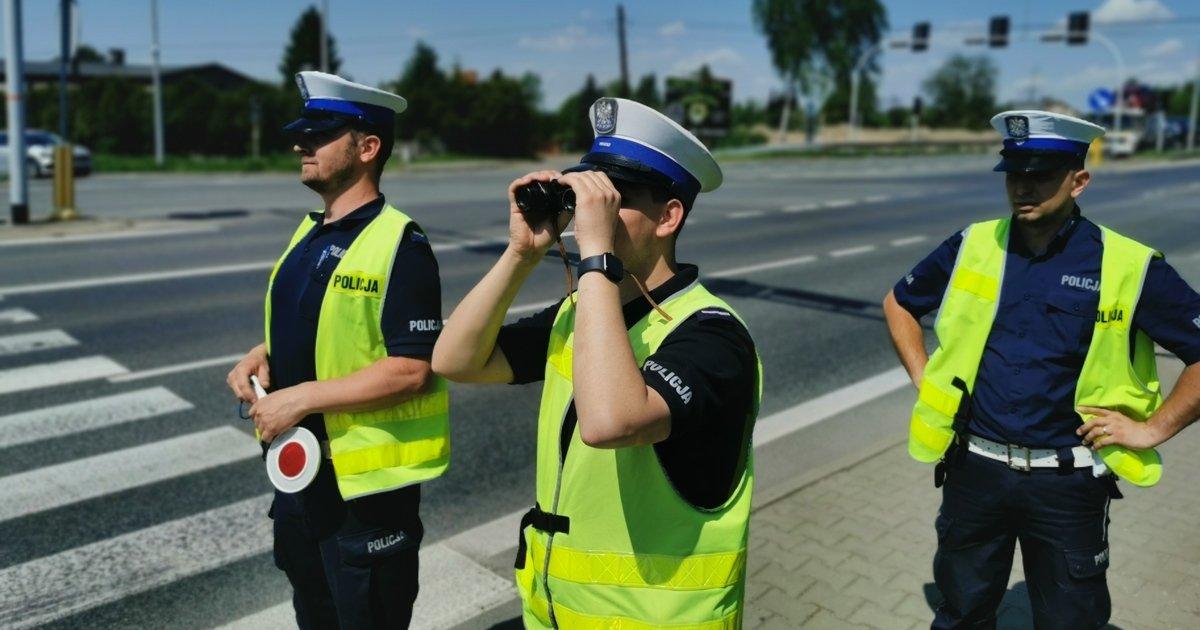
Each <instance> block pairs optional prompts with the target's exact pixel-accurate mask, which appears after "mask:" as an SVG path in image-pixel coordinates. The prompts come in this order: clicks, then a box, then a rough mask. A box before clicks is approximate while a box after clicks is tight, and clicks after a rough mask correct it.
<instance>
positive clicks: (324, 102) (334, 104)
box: [304, 98, 396, 126]
mask: <svg viewBox="0 0 1200 630" xmlns="http://www.w3.org/2000/svg"><path fill="white" fill-rule="evenodd" d="M304 109H312V110H316V111H322V112H333V113H336V114H346V115H348V116H355V117H357V118H361V119H362V120H365V121H366V122H369V123H371V124H372V125H384V126H390V125H392V124H393V122H394V121H395V117H396V112H394V111H392V110H391V109H388V108H387V107H381V106H379V105H371V104H370V103H359V102H357V101H343V100H340V99H335V98H310V99H308V100H307V101H304Z"/></svg>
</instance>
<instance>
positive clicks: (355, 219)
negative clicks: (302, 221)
mask: <svg viewBox="0 0 1200 630" xmlns="http://www.w3.org/2000/svg"><path fill="white" fill-rule="evenodd" d="M385 203H386V201H385V200H384V198H383V195H379V196H378V197H376V198H374V199H372V200H371V201H368V202H367V203H364V204H363V205H361V206H359V207H358V208H355V210H354V211H353V212H351V213H350V214H347V215H346V216H344V217H342V218H340V219H338V220H337V221H334V222H333V223H329V224H324V223H323V221H325V212H324V211H323V210H314V211H313V212H310V213H308V218H310V219H312V220H313V221H315V222H317V224H318V225H321V226H323V227H325V228H327V229H331V230H332V229H342V230H349V229H353V228H355V227H358V225H359V224H360V223H362V222H363V221H370V220H371V219H374V218H375V217H377V216H379V213H380V212H382V211H383V206H384V204H385Z"/></svg>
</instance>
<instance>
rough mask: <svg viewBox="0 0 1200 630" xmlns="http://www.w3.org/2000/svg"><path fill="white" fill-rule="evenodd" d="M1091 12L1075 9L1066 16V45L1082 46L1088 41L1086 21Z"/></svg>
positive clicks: (1089, 18) (1088, 20) (1089, 17)
mask: <svg viewBox="0 0 1200 630" xmlns="http://www.w3.org/2000/svg"><path fill="white" fill-rule="evenodd" d="M1090 21H1091V14H1090V13H1088V12H1087V11H1076V12H1074V13H1072V14H1070V15H1068V16H1067V45H1068V46H1082V45H1084V44H1086V43H1087V41H1088V23H1089V22H1090Z"/></svg>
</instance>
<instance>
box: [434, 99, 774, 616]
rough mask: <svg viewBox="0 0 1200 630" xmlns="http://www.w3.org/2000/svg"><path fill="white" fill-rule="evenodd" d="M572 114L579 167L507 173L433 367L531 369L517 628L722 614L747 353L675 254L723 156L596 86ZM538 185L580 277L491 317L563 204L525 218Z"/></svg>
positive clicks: (742, 494)
mask: <svg viewBox="0 0 1200 630" xmlns="http://www.w3.org/2000/svg"><path fill="white" fill-rule="evenodd" d="M590 116H591V122H592V126H593V129H594V131H595V134H596V139H595V142H594V144H593V145H592V148H591V151H590V152H589V153H588V154H587V155H585V156H584V157H583V160H582V162H581V163H580V164H579V165H578V166H575V167H573V168H571V169H568V171H567V172H566V173H565V174H559V173H556V172H552V171H542V172H537V173H531V174H529V175H527V176H525V177H522V178H520V179H518V180H516V181H514V182H513V183H512V185H511V186H510V188H509V202H510V217H509V232H510V239H509V245H508V248H507V250H506V251H505V252H504V254H503V255H502V256H501V257H500V260H499V261H497V262H496V264H495V265H494V266H493V267H492V269H491V270H490V271H489V272H488V274H487V275H486V276H485V277H484V278H483V279H482V280H481V281H480V282H479V284H477V285H476V286H475V288H474V289H472V290H471V292H470V293H469V294H468V295H467V296H466V297H465V298H463V301H462V302H461V303H460V304H459V305H458V308H457V309H455V311H454V313H453V315H451V317H450V319H449V320H448V321H447V323H446V327H445V329H444V330H443V331H442V335H441V337H440V339H439V340H438V343H437V346H436V348H435V349H434V355H433V365H434V370H435V371H437V372H438V373H439V374H443V375H445V376H447V377H448V378H450V379H452V380H456V381H463V382H476V383H528V382H533V381H538V380H543V381H544V385H543V389H542V402H541V410H540V415H539V418H538V436H537V498H536V504H535V506H534V507H533V509H531V510H530V511H529V512H528V513H527V514H526V516H525V518H524V519H523V520H522V527H521V531H520V533H519V543H520V550H519V551H518V558H517V588H518V590H519V592H520V594H521V598H522V600H523V618H524V623H525V625H526V627H528V628H549V627H559V628H576V627H592V626H593V625H596V626H597V627H598V625H603V626H604V627H615V625H613V624H617V625H621V624H629V625H630V627H635V626H636V627H639V628H641V627H659V626H661V625H668V624H669V625H674V624H682V625H681V626H680V627H683V626H687V627H700V626H703V627H709V626H712V627H718V626H719V627H737V626H738V625H739V624H740V621H741V615H742V601H743V598H744V585H745V560H746V541H747V532H748V521H749V516H750V496H751V491H752V487H753V479H754V475H753V464H752V454H751V440H750V437H751V431H752V430H753V426H754V420H755V417H756V416H757V411H758V404H759V397H760V392H761V389H760V382H761V369H760V364H759V362H758V359H757V354H756V352H755V349H754V344H753V342H752V341H751V338H750V335H749V333H748V332H747V330H746V327H745V325H744V324H743V323H742V321H741V320H740V319H739V318H738V316H737V314H736V313H735V312H734V311H733V309H731V308H730V307H729V305H728V304H726V303H725V302H724V301H722V300H721V299H719V298H717V297H716V296H714V295H712V294H711V293H709V292H708V291H707V290H706V289H705V288H704V286H703V285H702V284H701V283H700V282H699V281H698V279H697V276H698V270H697V268H696V267H695V266H692V265H684V264H680V263H677V262H676V260H675V244H676V239H677V237H678V236H679V231H680V229H682V228H683V224H684V220H685V218H686V217H687V215H688V213H689V211H691V209H692V206H693V203H694V202H695V200H696V196H697V194H698V193H699V192H702V191H709V190H713V189H714V188H716V187H717V186H718V185H720V183H721V170H720V167H719V166H718V165H717V163H716V161H714V160H713V158H712V155H711V154H710V153H709V152H708V150H707V149H705V147H704V145H703V144H701V143H700V141H698V140H697V139H696V138H695V137H694V136H692V134H690V133H688V132H687V131H686V130H684V129H683V128H682V127H680V126H679V125H677V124H675V123H674V122H672V121H671V120H670V119H668V118H666V117H665V116H663V115H661V114H659V113H658V112H656V111H654V110H653V109H651V108H649V107H646V106H644V105H641V104H639V103H636V102H634V101H629V100H625V99H616V98H602V99H600V100H598V101H596V103H595V104H593V105H592V108H591V110H590ZM566 189H569V191H568V190H566ZM547 200H548V203H549V204H550V205H552V206H553V207H554V208H555V209H558V208H560V207H562V206H566V207H567V210H569V209H570V208H571V207H572V206H573V208H574V214H573V217H574V230H575V240H576V241H577V242H578V244H579V250H580V258H581V260H580V262H579V265H578V282H579V290H578V292H574V293H571V294H570V295H569V296H568V297H567V298H566V299H565V300H563V301H561V302H560V303H559V304H557V305H555V306H552V307H550V308H548V309H546V310H544V311H542V312H540V313H537V314H535V315H533V316H531V317H528V318H526V319H523V320H520V321H518V322H516V323H513V324H509V325H503V321H504V316H505V313H506V311H508V309H509V307H510V305H511V304H512V302H513V299H514V298H515V296H516V295H517V292H518V291H519V289H520V288H521V285H522V283H523V282H524V280H525V278H526V277H527V276H528V275H529V273H530V272H531V271H532V270H533V268H534V267H535V266H536V265H537V264H538V263H539V261H541V260H542V257H543V256H544V255H545V253H546V252H547V250H548V249H549V248H550V247H551V246H552V245H553V244H554V243H555V241H556V240H557V238H558V235H559V234H560V233H561V232H562V230H563V229H564V228H565V227H566V225H567V223H568V222H569V221H570V219H571V217H572V214H571V213H570V212H569V211H564V212H562V213H560V214H558V215H557V216H555V214H554V213H553V212H551V213H550V215H551V216H550V217H548V218H545V219H541V220H539V219H538V217H537V213H536V212H535V211H536V210H537V209H538V208H539V207H541V206H542V205H544V204H542V202H543V201H547ZM522 208H524V209H525V213H524V214H523V212H522ZM556 219H557V220H556ZM622 627H624V625H622Z"/></svg>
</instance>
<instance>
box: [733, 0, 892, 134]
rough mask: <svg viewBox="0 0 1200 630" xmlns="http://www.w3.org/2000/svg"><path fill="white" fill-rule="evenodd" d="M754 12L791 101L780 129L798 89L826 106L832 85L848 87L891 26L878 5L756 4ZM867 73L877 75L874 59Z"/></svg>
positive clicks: (833, 0)
mask: <svg viewBox="0 0 1200 630" xmlns="http://www.w3.org/2000/svg"><path fill="white" fill-rule="evenodd" d="M751 11H752V12H753V15H754V22H755V24H756V25H757V27H758V30H759V31H761V32H762V33H763V35H765V36H766V38H767V47H768V48H769V49H770V51H771V63H772V65H774V66H775V70H776V71H777V72H779V74H780V76H781V77H782V78H783V82H784V90H785V95H786V96H787V97H788V98H785V105H784V108H783V114H782V116H781V117H780V118H781V120H780V128H781V129H782V128H784V127H786V125H787V117H788V112H789V110H790V106H789V105H788V104H787V103H786V101H788V100H790V98H791V96H792V95H793V94H794V93H795V90H796V88H797V87H798V88H799V89H800V92H801V93H802V94H803V95H804V96H805V99H806V100H809V101H810V102H811V101H823V100H824V98H825V97H826V96H828V93H829V91H830V87H831V85H838V86H841V85H847V86H848V85H849V83H850V73H851V71H852V70H853V68H854V64H855V63H856V62H857V61H858V59H859V57H860V56H861V55H862V54H863V53H864V52H866V51H867V50H869V49H870V48H872V47H873V46H875V45H876V44H878V43H879V40H880V38H881V37H882V36H883V32H884V31H885V30H886V29H887V24H888V21H887V11H886V9H884V6H883V3H882V2H880V1H879V0H754V1H753V3H752V5H751ZM867 70H868V71H869V72H874V71H876V70H877V68H876V66H875V63H874V60H872V61H871V62H870V63H868V64H867ZM810 131H811V130H810ZM810 139H811V134H810Z"/></svg>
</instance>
